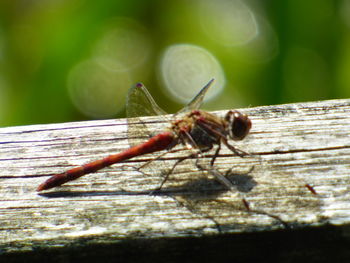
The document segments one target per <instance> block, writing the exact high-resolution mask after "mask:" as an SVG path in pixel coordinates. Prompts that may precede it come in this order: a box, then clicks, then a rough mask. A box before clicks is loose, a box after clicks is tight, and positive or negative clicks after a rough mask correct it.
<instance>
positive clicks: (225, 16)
mask: <svg viewBox="0 0 350 263" xmlns="http://www.w3.org/2000/svg"><path fill="white" fill-rule="evenodd" d="M197 4H198V9H197V10H198V13H199V17H200V20H201V24H202V27H203V30H204V32H206V33H207V35H208V36H209V37H211V38H213V39H215V41H217V42H220V43H221V44H222V45H225V46H237V45H244V44H246V43H248V42H250V41H251V40H253V39H254V38H255V37H256V36H257V35H258V34H259V28H258V24H257V22H256V19H255V14H254V13H253V12H252V10H251V9H250V8H249V7H248V6H247V5H246V4H245V3H243V2H242V1H240V0H216V1H212V0H204V1H203V0H200V1H197Z"/></svg>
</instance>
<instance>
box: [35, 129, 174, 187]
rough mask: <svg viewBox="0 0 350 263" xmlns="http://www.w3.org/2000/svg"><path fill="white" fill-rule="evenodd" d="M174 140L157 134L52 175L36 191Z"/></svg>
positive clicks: (167, 144)
mask: <svg viewBox="0 0 350 263" xmlns="http://www.w3.org/2000/svg"><path fill="white" fill-rule="evenodd" d="M174 139H175V137H174V135H173V133H172V132H163V133H160V134H157V135H155V136H153V137H152V138H150V139H149V140H148V141H146V142H144V143H142V144H140V145H136V146H134V147H131V148H129V149H127V150H125V151H123V152H120V153H117V154H112V155H109V156H107V157H105V158H103V159H100V160H97V161H93V162H90V163H87V164H84V165H82V166H79V167H75V168H72V169H70V170H68V171H66V172H64V173H61V174H56V175H53V176H51V177H50V178H49V179H47V180H46V181H45V182H44V183H42V184H41V185H39V187H38V188H37V191H42V190H47V189H50V188H53V187H56V186H60V185H62V184H64V183H67V182H69V181H72V180H75V179H77V178H79V177H81V176H83V175H85V174H89V173H93V172H96V171H98V170H100V169H102V168H105V167H107V166H110V165H112V164H115V163H118V162H122V161H124V160H128V159H131V158H133V157H135V156H139V155H144V154H147V153H153V152H157V151H162V150H165V149H167V148H168V147H170V146H171V145H172V144H173V143H174Z"/></svg>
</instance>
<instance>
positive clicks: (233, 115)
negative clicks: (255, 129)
mask: <svg viewBox="0 0 350 263" xmlns="http://www.w3.org/2000/svg"><path fill="white" fill-rule="evenodd" d="M225 120H226V122H227V130H228V134H229V135H230V137H231V138H232V139H233V140H236V141H238V140H242V139H244V137H246V136H247V135H248V133H249V130H250V128H251V127H252V122H251V120H250V119H249V118H248V116H247V115H246V114H243V113H240V112H239V111H229V112H227V113H226V115H225Z"/></svg>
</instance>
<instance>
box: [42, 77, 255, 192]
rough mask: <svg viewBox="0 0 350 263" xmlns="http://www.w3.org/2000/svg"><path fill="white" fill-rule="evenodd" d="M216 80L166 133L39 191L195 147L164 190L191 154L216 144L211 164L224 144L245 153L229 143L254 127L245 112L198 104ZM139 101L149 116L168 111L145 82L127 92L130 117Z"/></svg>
mask: <svg viewBox="0 0 350 263" xmlns="http://www.w3.org/2000/svg"><path fill="white" fill-rule="evenodd" d="M213 82H214V79H211V80H210V81H209V82H208V83H207V84H206V85H205V86H204V87H203V88H202V89H201V90H200V92H199V93H198V94H197V95H196V96H195V97H194V98H193V99H192V100H191V101H190V102H189V103H188V104H187V106H185V107H184V108H183V109H182V110H180V111H179V112H177V113H176V114H175V115H174V116H173V120H172V121H171V122H170V125H169V127H168V128H167V129H166V130H164V131H163V132H160V133H158V134H156V135H154V136H153V137H151V138H149V139H148V140H147V141H145V142H143V143H140V144H137V145H135V146H132V147H130V148H128V149H126V150H124V151H122V152H119V153H116V154H112V155H109V156H107V157H105V158H103V159H100V160H96V161H92V162H90V163H87V164H84V165H82V166H78V167H75V168H72V169H69V170H67V171H65V172H63V173H60V174H55V175H52V176H51V177H50V178H49V179H47V180H46V181H44V182H43V183H42V184H40V185H39V186H38V188H37V191H38V192H40V191H43V190H48V189H51V188H54V187H57V186H60V185H62V184H65V183H67V182H69V181H72V180H75V179H78V178H79V177H81V176H84V175H86V174H89V173H94V172H96V171H98V170H100V169H102V168H105V167H108V166H110V165H112V164H115V163H120V162H123V161H126V160H129V159H131V158H134V157H137V156H141V155H145V154H150V153H155V152H161V151H165V153H168V152H171V150H172V149H173V148H174V147H175V146H177V145H179V144H182V145H184V146H185V147H186V148H188V149H192V150H193V152H191V154H190V155H188V156H186V157H183V158H180V159H179V160H178V161H177V162H176V163H175V164H174V166H173V168H172V169H171V170H170V172H168V173H167V174H166V176H165V177H164V178H163V180H162V182H161V184H160V186H159V187H158V189H157V190H160V189H161V187H162V186H163V184H164V183H165V182H166V180H167V179H168V176H169V174H171V172H172V171H173V169H174V168H175V166H176V165H177V164H178V163H180V162H182V161H183V160H185V159H186V158H189V157H200V156H202V154H203V153H204V152H207V151H210V150H211V149H212V148H213V147H214V146H217V149H216V151H215V155H214V157H213V158H212V160H211V165H213V164H214V162H215V158H216V157H217V156H218V154H219V152H220V150H221V145H222V144H223V145H225V146H226V147H227V148H228V149H230V150H231V151H232V152H233V153H234V154H236V155H239V156H242V155H244V154H246V153H245V152H243V151H241V150H238V149H236V148H235V147H234V146H233V145H231V144H230V143H229V139H232V140H235V141H237V140H243V139H244V138H245V137H246V136H247V135H248V133H249V131H250V129H251V127H252V122H251V120H250V119H249V117H248V116H247V115H246V114H244V113H241V112H239V111H237V110H229V111H228V112H227V113H226V114H225V116H224V117H219V116H217V115H215V114H212V113H209V112H206V111H203V110H199V107H200V106H201V105H202V103H203V99H204V96H205V94H206V92H207V91H208V89H209V88H210V87H211V86H212V84H213ZM140 101H142V102H143V103H144V104H148V105H147V106H148V107H147V109H149V111H148V114H149V115H164V114H166V112H165V111H163V110H162V109H161V108H160V107H159V106H158V105H157V104H156V102H155V101H154V99H153V98H152V96H151V95H150V93H149V92H148V90H147V89H146V87H145V86H144V85H143V84H142V83H138V84H136V85H135V86H134V87H132V88H131V89H130V91H129V93H128V98H127V104H128V106H127V107H128V108H129V109H127V111H128V115H129V116H133V115H136V114H135V112H137V107H143V106H140V103H139V102H140ZM163 155H164V153H163V154H160V156H163ZM156 159H157V157H156Z"/></svg>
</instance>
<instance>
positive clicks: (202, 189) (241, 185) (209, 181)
mask: <svg viewBox="0 0 350 263" xmlns="http://www.w3.org/2000/svg"><path fill="white" fill-rule="evenodd" d="M226 178H227V179H228V180H229V181H230V182H231V183H232V185H233V186H234V187H235V188H236V189H237V191H239V192H244V193H247V192H250V191H251V190H252V189H253V188H254V187H255V186H256V185H257V182H256V181H255V180H254V179H253V177H252V176H250V175H248V174H233V173H231V174H228V175H226ZM226 191H228V189H227V187H225V186H224V185H222V184H221V183H220V182H218V181H217V180H216V179H215V178H203V177H202V178H198V179H192V180H191V181H189V182H186V183H184V184H181V185H177V186H171V187H166V186H165V187H163V188H162V189H161V190H154V189H150V190H142V191H129V190H124V189H122V190H117V191H94V190H91V191H74V190H73V191H66V190H64V191H62V190H61V191H59V190H57V191H51V192H46V193H39V195H40V196H43V197H47V198H59V197H83V196H113V195H118V196H119V195H154V196H178V195H181V196H192V197H196V196H197V197H203V196H205V197H206V198H209V199H210V198H216V197H217V196H218V195H220V194H222V193H224V192H226Z"/></svg>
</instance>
